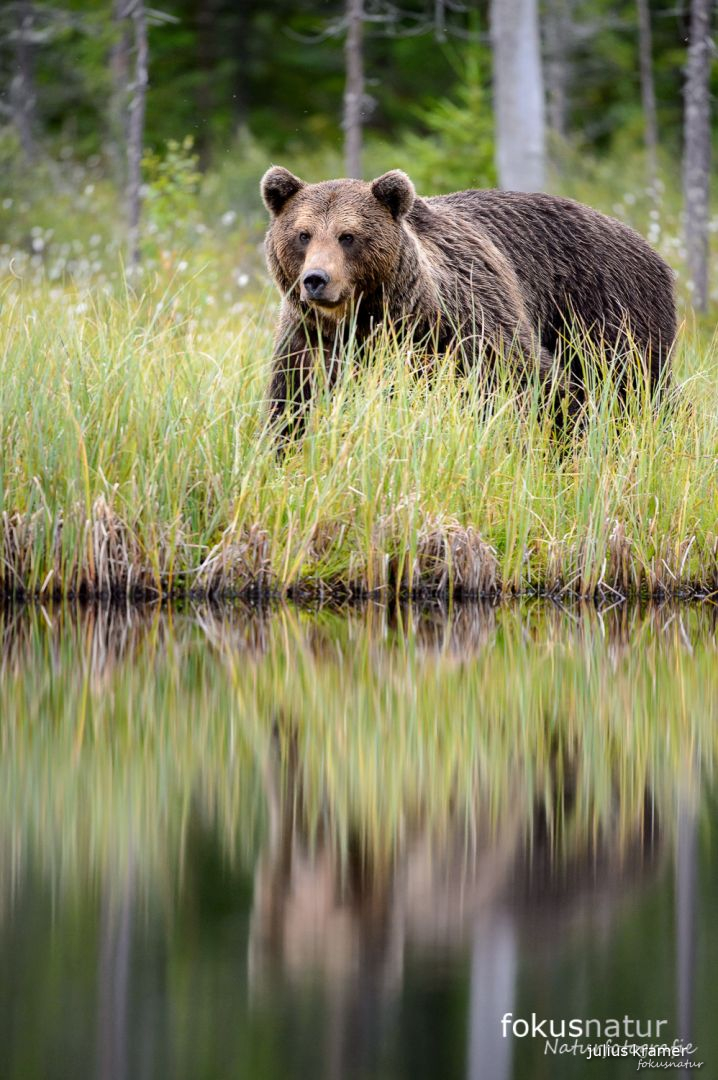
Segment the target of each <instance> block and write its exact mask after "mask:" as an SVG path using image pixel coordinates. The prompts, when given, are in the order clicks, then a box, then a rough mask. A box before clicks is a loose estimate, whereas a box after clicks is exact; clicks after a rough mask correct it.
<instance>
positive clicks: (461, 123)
mask: <svg viewBox="0 0 718 1080" xmlns="http://www.w3.org/2000/svg"><path fill="white" fill-rule="evenodd" d="M487 70H488V66H487V57H486V51H485V50H478V49H477V48H472V49H471V50H470V51H469V52H468V54H467V56H466V58H465V59H464V60H463V61H461V63H460V64H459V65H458V66H457V70H456V75H457V79H456V90H455V93H454V95H453V96H452V97H444V98H440V99H438V100H437V101H433V102H431V103H430V104H428V105H426V106H424V107H423V108H421V109H417V110H415V113H414V115H415V117H416V120H417V128H416V129H413V130H409V131H408V132H407V133H406V134H405V135H404V138H403V139H402V142H401V144H400V146H399V150H398V153H399V155H400V156H401V157H405V158H406V160H407V168H408V170H409V171H410V173H411V176H412V178H413V179H414V181H415V183H416V184H417V185H418V187H419V190H420V191H422V192H424V193H426V194H440V193H442V192H449V191H457V190H461V189H463V188H479V187H494V186H495V184H496V170H495V167H494V133H493V116H492V112H491V102H490V99H489V95H488V93H487V89H486V79H485V74H484V73H485V72H486V71H487ZM422 131H423V132H424V133H422Z"/></svg>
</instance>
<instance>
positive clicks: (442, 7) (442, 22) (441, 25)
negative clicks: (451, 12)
mask: <svg viewBox="0 0 718 1080" xmlns="http://www.w3.org/2000/svg"><path fill="white" fill-rule="evenodd" d="M434 34H435V35H436V40H437V41H441V42H444V41H446V0H434Z"/></svg>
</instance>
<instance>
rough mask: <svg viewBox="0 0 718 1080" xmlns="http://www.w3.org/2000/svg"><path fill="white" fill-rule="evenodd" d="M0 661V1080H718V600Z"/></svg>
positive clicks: (110, 624)
mask: <svg viewBox="0 0 718 1080" xmlns="http://www.w3.org/2000/svg"><path fill="white" fill-rule="evenodd" d="M0 635H1V653H0V715H1V717H2V719H1V727H0V731H1V732H2V755H1V757H0V972H1V973H2V974H1V975H0V1076H1V1077H3V1078H6V1077H7V1078H18V1080H19V1078H21V1080H33V1078H35V1077H37V1078H38V1080H40V1078H42V1080H54V1078H58V1080H59V1078H63V1080H64V1078H66V1077H82V1078H95V1077H97V1078H102V1080H120V1078H128V1080H129V1078H132V1080H135V1078H144V1077H147V1078H150V1077H151V1078H155V1077H157V1078H166V1077H168V1078H169V1077H171V1078H185V1077H186V1078H187V1080H204V1078H207V1080H210V1078H211V1080H225V1078H235V1077H236V1078H248V1080H249V1078H251V1080H255V1078H256V1080H275V1078H276V1080H279V1078H281V1080H288V1078H289V1080H291V1078H294V1077H296V1078H298V1080H299V1078H302V1080H305V1078H312V1080H314V1078H324V1077H326V1078H331V1080H334V1078H344V1077H347V1078H356V1080H359V1078H361V1080H368V1078H371V1080H399V1078H407V1080H408V1078H411V1080H421V1078H423V1077H426V1078H427V1080H428V1078H431V1080H435V1078H447V1080H453V1078H462V1080H464V1078H465V1080H477V1078H482V1080H483V1078H486V1080H509V1078H512V1080H524V1078H534V1077H535V1078H543V1077H546V1078H549V1077H550V1078H552V1080H553V1078H559V1080H564V1078H572V1077H576V1078H579V1077H580V1078H583V1077H596V1078H599V1080H602V1078H614V1077H623V1076H629V1075H634V1074H635V1073H636V1071H637V1059H635V1058H624V1059H619V1058H611V1059H609V1060H604V1059H596V1060H587V1059H586V1057H585V1056H581V1054H580V1053H579V1052H575V1053H570V1052H565V1053H561V1054H559V1053H556V1054H552V1053H550V1052H547V1045H546V1044H547V1039H546V1038H545V1037H542V1036H541V1034H538V1035H537V1036H536V1037H535V1038H533V1037H531V1036H526V1037H520V1036H522V1032H523V1026H522V1024H523V1021H524V1020H528V1021H529V1022H530V1020H531V1016H532V1013H535V1014H537V1020H538V1021H541V1020H553V1021H554V1024H555V1025H559V1024H560V1023H561V1021H564V1022H565V1023H566V1024H568V1021H569V1020H571V1019H572V1018H578V1019H581V1020H593V1021H594V1024H595V1023H597V1022H600V1023H601V1024H605V1023H606V1021H608V1020H609V1019H617V1020H619V1021H621V1022H623V1018H624V1017H626V1018H628V1020H629V1023H630V1024H631V1025H632V1027H631V1028H629V1031H630V1032H632V1033H633V1034H632V1037H629V1038H628V1039H627V1040H625V1041H628V1042H629V1043H634V1042H637V1043H641V1044H649V1045H651V1044H655V1045H658V1044H659V1043H660V1042H673V1040H674V1039H676V1038H681V1039H683V1040H684V1041H690V1042H691V1043H693V1044H695V1046H696V1047H697V1049H696V1051H695V1053H694V1054H693V1059H694V1060H696V1061H703V1062H704V1066H703V1069H702V1070H701V1075H704V1076H718V1031H717V1030H716V1025H715V1019H714V1018H715V1014H716V1005H717V996H716V991H715V988H714V970H715V960H716V958H717V957H718V927H717V926H716V923H715V920H714V919H713V912H714V911H715V910H716V909H718V860H717V859H716V842H715V830H716V826H717V825H718V803H717V802H716V798H715V795H716V789H715V780H714V777H715V765H716V761H717V760H718V724H717V723H716V721H717V720H718V664H717V663H716V661H717V659H718V619H717V618H716V609H715V608H714V607H712V606H711V605H702V606H692V607H682V608H681V607H664V608H656V607H645V608H640V607H635V608H625V607H616V608H613V609H612V610H609V611H604V612H597V611H596V610H595V609H594V608H592V607H586V608H572V609H570V610H561V609H559V608H557V607H554V606H548V605H546V606H541V605H538V604H535V605H532V606H519V605H513V606H504V607H500V608H492V607H482V606H472V607H464V608H459V609H456V610H455V611H453V612H446V611H443V610H441V609H440V608H432V609H425V610H416V609H407V608H398V609H394V610H391V609H388V608H384V607H380V606H370V607H368V608H365V609H362V610H353V611H349V612H343V613H342V612H338V613H329V612H326V611H323V612H317V613H311V612H306V611H297V610H293V609H286V608H277V609H274V610H272V611H254V610H250V609H246V608H240V607H237V608H232V609H226V608H224V609H213V608H211V607H204V608H197V609H192V608H189V609H186V610H183V611H160V610H153V609H143V610H141V611H137V610H136V611H131V612H125V611H121V610H117V609H110V610H107V609H88V610H79V611H78V610H66V609H59V610H44V609H34V610H10V611H5V612H4V613H0ZM506 1014H511V1016H510V1017H508V1023H509V1027H508V1028H507V1035H506V1038H504V1037H503V1034H502V1022H501V1021H502V1017H504V1016H505V1015H506ZM514 1020H516V1021H518V1024H517V1028H516V1033H513V1032H512V1030H511V1027H510V1022H511V1021H514ZM659 1020H660V1021H662V1026H661V1028H660V1029H658V1035H659V1037H658V1038H656V1033H657V1029H656V1022H657V1021H659ZM636 1022H638V1023H639V1024H640V1025H641V1031H640V1032H639V1035H641V1036H644V1037H639V1038H636V1035H635V1023H636ZM649 1022H650V1023H651V1024H652V1029H651V1035H650V1037H645V1036H647V1035H648V1026H647V1025H648V1023H649ZM546 1027H547V1025H545V1028H544V1030H545V1029H546ZM604 1030H605V1028H604ZM609 1033H610V1031H609ZM548 1041H549V1043H550V1044H554V1043H556V1046H555V1048H556V1050H557V1051H558V1050H559V1049H560V1044H565V1045H566V1044H567V1045H568V1046H569V1049H570V1048H571V1047H572V1046H573V1043H574V1042H575V1041H576V1040H575V1039H574V1038H573V1037H568V1036H567V1037H566V1038H564V1039H558V1042H556V1040H554V1039H549V1040H548ZM578 1041H579V1042H580V1043H584V1044H585V1043H590V1044H591V1045H593V1044H596V1043H599V1042H604V1041H605V1040H604V1039H603V1038H600V1039H599V1038H597V1037H596V1029H595V1027H594V1028H593V1029H589V1037H587V1038H580V1039H579V1040H578ZM614 1041H624V1039H623V1037H622V1038H621V1039H620V1040H614ZM651 1071H652V1070H648V1069H642V1070H641V1072H645V1073H646V1074H649V1073H650V1072H651ZM671 1074H673V1073H671ZM678 1075H685V1073H682V1072H681V1073H679V1074H678Z"/></svg>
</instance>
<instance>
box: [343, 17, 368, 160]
mask: <svg viewBox="0 0 718 1080" xmlns="http://www.w3.org/2000/svg"><path fill="white" fill-rule="evenodd" d="M363 21H364V6H363V0H347V37H346V45H345V48H344V53H345V58H346V89H345V91H344V160H345V168H346V174H347V176H348V177H352V178H354V179H357V180H358V179H361V173H362V168H361V157H362V102H363V98H364V57H363V54H362V29H363V27H362V24H363Z"/></svg>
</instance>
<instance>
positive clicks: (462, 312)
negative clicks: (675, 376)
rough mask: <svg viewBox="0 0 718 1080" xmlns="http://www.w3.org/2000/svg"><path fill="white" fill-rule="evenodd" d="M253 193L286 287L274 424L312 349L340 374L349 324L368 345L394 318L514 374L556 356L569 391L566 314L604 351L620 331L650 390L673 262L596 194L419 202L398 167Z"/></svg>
mask: <svg viewBox="0 0 718 1080" xmlns="http://www.w3.org/2000/svg"><path fill="white" fill-rule="evenodd" d="M262 195H263V197H264V201H265V203H266V205H267V208H268V209H269V211H270V213H271V215H272V220H271V224H270V227H269V230H268V232H267V237H266V253H267V262H268V266H269V269H270V271H271V273H272V276H273V277H274V279H275V281H276V283H277V285H278V286H279V289H280V291H281V293H282V296H283V302H282V311H281V315H280V320H279V327H278V332H277V341H276V351H275V361H274V370H273V376H272V383H271V387H270V409H271V413H272V417H273V418H274V419H280V418H283V419H284V430H288V429H289V427H291V425H292V423H293V422H294V421H295V420H297V418H301V415H302V413H303V411H304V408H305V407H306V405H307V404H308V403H309V400H310V398H311V392H312V383H313V372H314V370H315V365H316V362H317V359H318V357H321V358H322V359H323V362H324V364H325V366H326V369H327V374H328V377H329V380H330V382H331V381H333V379H334V378H335V376H336V370H337V365H338V363H339V361H340V359H341V351H342V344H343V342H344V341H345V339H346V334H347V332H348V327H349V326H350V325H351V327H352V328H353V332H354V333H355V335H356V339H357V341H358V342H359V343H362V342H364V341H366V340H367V339H368V338H369V336H370V335H371V334H372V332H373V330H374V329H375V328H376V327H377V326H379V325H382V324H384V323H385V322H387V321H388V322H389V323H390V324H391V325H392V326H393V327H395V328H397V329H398V330H400V331H401V332H403V333H406V332H407V331H409V332H410V333H411V335H412V336H413V338H414V339H415V340H421V341H425V342H430V343H431V348H432V350H435V351H437V352H443V351H444V350H446V349H447V348H456V349H457V351H458V352H459V354H460V356H461V357H462V359H463V360H464V361H465V362H468V363H476V362H481V363H482V364H485V365H486V364H487V365H488V367H489V369H490V366H491V359H492V358H493V357H495V356H496V354H497V353H498V354H503V355H504V356H508V357H509V358H510V359H511V361H512V363H513V364H514V365H515V367H516V369H517V373H518V375H519V377H520V379H521V378H523V376H524V375H525V374H526V371H527V368H528V367H530V366H531V365H537V366H538V370H539V372H540V373H542V374H543V375H545V374H546V373H547V372H548V371H549V370H550V369H551V366H552V363H553V358H554V356H558V358H559V359H558V363H559V365H561V366H563V367H565V366H566V365H569V370H568V371H565V372H563V374H564V375H565V376H566V377H567V381H568V382H569V383H570V384H571V385H572V386H573V387H574V389H576V388H577V387H579V386H580V381H581V377H582V374H583V372H582V371H580V370H574V371H571V370H570V361H567V360H565V359H563V358H562V357H561V351H560V344H561V338H562V335H564V336H565V334H566V331H567V327H568V326H569V325H570V324H572V323H576V324H578V325H580V326H581V327H583V328H584V331H585V332H586V333H587V334H588V336H589V338H590V340H591V341H593V342H594V343H595V344H597V345H599V346H601V347H603V346H605V347H607V348H609V350H611V351H612V355H613V356H619V357H621V355H622V354H623V355H625V354H626V352H627V348H626V346H627V342H628V341H629V340H630V341H631V342H633V343H634V344H635V345H636V346H638V348H639V350H640V351H641V352H642V354H643V355H644V357H645V363H646V372H647V374H648V377H649V381H650V385H651V387H652V388H655V387H656V386H657V385H658V384H659V383H660V382H662V381H664V380H665V377H666V374H667V367H668V362H669V350H670V347H671V344H672V342H673V339H674V337H675V332H676V315H675V301H674V296H673V277H672V273H671V271H670V269H669V267H668V266H667V265H666V264H665V263H664V262H663V260H662V259H661V258H660V256H658V255H657V254H656V252H654V251H653V250H652V248H650V247H649V245H648V244H647V243H646V242H645V240H643V238H642V237H640V236H639V235H638V234H637V233H636V232H634V231H633V230H632V229H630V228H628V226H626V225H623V224H622V223H621V222H619V221H615V220H614V219H612V218H609V217H606V216H604V215H603V214H600V213H598V212H597V211H596V210H592V209H591V208H590V207H587V206H583V205H581V204H580V203H576V202H572V201H571V200H569V199H560V198H556V197H554V196H551V195H543V194H520V193H518V192H506V191H461V192H456V193H455V194H453V195H443V196H434V197H431V198H426V199H423V198H418V197H417V196H416V194H415V191H414V188H413V185H412V183H411V181H410V180H409V178H408V177H407V176H406V175H405V174H404V173H402V172H399V171H398V170H397V171H394V172H390V173H386V174H384V176H381V177H379V178H378V179H377V180H374V181H373V182H371V183H365V182H363V181H359V180H330V181H326V182H324V183H320V184H306V183H304V182H303V181H302V180H300V179H299V178H298V177H296V176H293V175H292V174H291V173H289V172H288V171H287V170H286V169H282V168H278V167H274V168H272V169H270V170H269V171H268V172H267V173H266V174H265V176H264V178H263V180H262ZM317 269H321V270H322V271H324V272H325V274H326V275H327V277H328V279H329V280H328V283H327V285H326V288H325V293H324V294H323V297H322V298H321V300H322V306H320V305H319V304H318V303H317V302H316V301H313V300H312V299H311V297H310V295H309V294H308V292H307V289H306V288H305V285H304V283H303V278H304V275H305V274H307V273H310V272H312V271H314V270H317ZM627 331H628V335H629V338H628V339H627V337H626V333H627ZM634 355H635V353H634Z"/></svg>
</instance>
